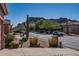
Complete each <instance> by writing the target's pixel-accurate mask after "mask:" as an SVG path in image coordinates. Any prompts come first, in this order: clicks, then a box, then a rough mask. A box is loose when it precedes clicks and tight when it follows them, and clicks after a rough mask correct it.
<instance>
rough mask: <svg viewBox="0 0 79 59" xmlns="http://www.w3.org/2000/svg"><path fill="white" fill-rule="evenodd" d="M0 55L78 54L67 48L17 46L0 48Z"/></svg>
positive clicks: (78, 52)
mask: <svg viewBox="0 0 79 59" xmlns="http://www.w3.org/2000/svg"><path fill="white" fill-rule="evenodd" d="M0 56H79V51H76V50H73V49H69V48H18V49H3V50H0Z"/></svg>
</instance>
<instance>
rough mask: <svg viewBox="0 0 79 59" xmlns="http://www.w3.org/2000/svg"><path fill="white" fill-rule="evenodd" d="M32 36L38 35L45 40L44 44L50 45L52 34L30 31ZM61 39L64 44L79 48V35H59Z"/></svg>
mask: <svg viewBox="0 0 79 59" xmlns="http://www.w3.org/2000/svg"><path fill="white" fill-rule="evenodd" d="M29 35H31V36H36V37H38V38H40V40H41V41H43V42H44V44H47V45H48V38H49V37H50V36H52V35H48V34H38V33H29ZM59 41H61V42H62V44H63V46H65V47H70V48H75V49H78V50H79V37H78V36H67V35H66V36H63V37H59Z"/></svg>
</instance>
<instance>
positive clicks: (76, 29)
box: [63, 24, 79, 34]
mask: <svg viewBox="0 0 79 59" xmlns="http://www.w3.org/2000/svg"><path fill="white" fill-rule="evenodd" d="M68 28H69V29H68V31H69V33H72V34H79V24H72V25H68ZM66 29H67V27H66V25H64V26H63V32H65V33H66V32H67V30H66Z"/></svg>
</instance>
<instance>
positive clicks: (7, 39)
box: [5, 33, 14, 48]
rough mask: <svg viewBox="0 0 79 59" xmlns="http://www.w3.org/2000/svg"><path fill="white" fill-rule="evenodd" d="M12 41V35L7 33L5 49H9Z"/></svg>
mask: <svg viewBox="0 0 79 59" xmlns="http://www.w3.org/2000/svg"><path fill="white" fill-rule="evenodd" d="M13 40H14V35H12V34H10V33H8V34H6V35H5V47H6V48H9V47H10V45H9V44H10V43H11V42H12V41H13Z"/></svg>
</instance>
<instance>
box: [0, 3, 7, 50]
mask: <svg viewBox="0 0 79 59" xmlns="http://www.w3.org/2000/svg"><path fill="white" fill-rule="evenodd" d="M5 15H7V10H6V5H5V4H4V3H0V49H3V48H5V39H4V16H5Z"/></svg>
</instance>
